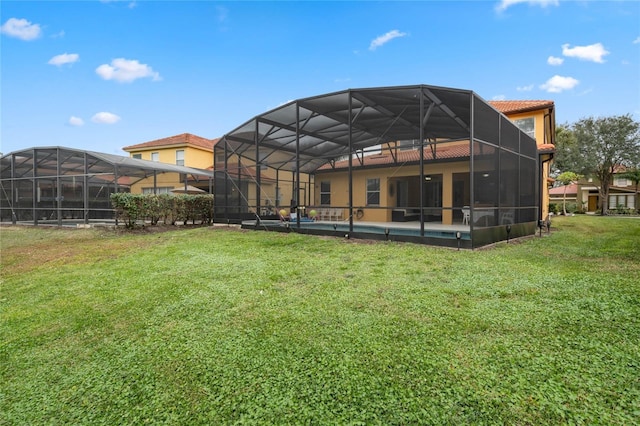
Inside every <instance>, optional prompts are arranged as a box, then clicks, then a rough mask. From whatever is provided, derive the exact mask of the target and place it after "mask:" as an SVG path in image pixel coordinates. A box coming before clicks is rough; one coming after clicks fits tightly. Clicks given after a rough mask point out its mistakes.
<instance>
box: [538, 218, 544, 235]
mask: <svg viewBox="0 0 640 426" xmlns="http://www.w3.org/2000/svg"><path fill="white" fill-rule="evenodd" d="M538 228H540V236H541V237H542V228H544V220H542V219H540V220H539V221H538Z"/></svg>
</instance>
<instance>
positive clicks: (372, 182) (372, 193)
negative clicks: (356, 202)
mask: <svg viewBox="0 0 640 426" xmlns="http://www.w3.org/2000/svg"><path fill="white" fill-rule="evenodd" d="M366 184H367V187H366V191H367V206H379V205H380V178H369V179H367V182H366ZM371 185H373V186H374V189H370V187H371ZM376 187H377V188H376ZM372 196H374V197H375V196H377V199H378V200H377V201H378V202H377V203H375V202H369V200H370V199H371V197H372Z"/></svg>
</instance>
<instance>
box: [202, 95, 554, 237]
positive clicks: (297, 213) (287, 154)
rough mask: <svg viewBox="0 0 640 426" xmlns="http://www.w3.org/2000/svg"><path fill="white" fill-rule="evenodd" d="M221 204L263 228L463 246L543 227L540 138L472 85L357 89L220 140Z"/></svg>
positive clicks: (281, 111)
mask: <svg viewBox="0 0 640 426" xmlns="http://www.w3.org/2000/svg"><path fill="white" fill-rule="evenodd" d="M214 159H215V160H214V168H215V172H216V175H215V180H216V182H215V194H216V215H217V218H218V220H220V219H222V220H228V221H229V220H243V226H245V227H251V228H255V229H271V230H285V231H287V232H292V231H297V232H305V233H322V234H327V233H328V234H333V235H341V236H347V237H349V238H351V237H354V238H378V239H393V240H403V241H413V242H419V243H427V244H436V245H448V246H455V245H456V244H460V245H462V246H463V247H468V248H472V247H479V246H483V245H486V244H490V243H493V242H496V241H499V240H504V239H507V238H509V237H510V238H513V237H518V236H524V235H530V234H533V233H535V231H536V226H537V224H538V220H539V219H541V218H540V217H539V215H540V205H541V200H540V180H541V167H542V160H541V158H540V156H539V153H538V150H537V146H536V141H535V140H534V139H533V138H531V137H530V136H528V135H527V134H525V133H524V132H523V131H521V130H520V129H518V127H516V126H515V125H514V124H513V123H512V122H511V121H510V120H509V119H508V118H507V117H506V116H504V115H503V114H501V113H499V112H498V111H497V110H495V109H494V108H493V107H492V106H491V105H489V104H488V103H487V102H485V101H484V100H483V99H481V98H480V97H479V96H478V95H476V94H475V93H474V92H472V91H468V90H459V89H452V88H444V87H434V86H426V85H416V86H403V87H383V88H366V89H350V90H345V91H340V92H335V93H329V94H325V95H320V96H315V97H310V98H304V99H298V100H296V101H292V102H289V103H287V104H285V105H282V106H280V107H278V108H276V109H273V110H271V111H268V112H265V113H263V114H260V115H258V116H256V117H254V118H252V119H251V120H249V121H247V122H246V123H244V124H242V125H241V126H239V127H238V128H236V129H235V130H233V131H231V132H229V133H227V134H226V135H224V137H223V138H221V140H220V142H218V143H217V144H216V146H215V147H214Z"/></svg>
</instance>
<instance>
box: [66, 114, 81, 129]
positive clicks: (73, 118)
mask: <svg viewBox="0 0 640 426" xmlns="http://www.w3.org/2000/svg"><path fill="white" fill-rule="evenodd" d="M69 124H70V125H72V126H73V127H80V126H84V120H83V119H82V118H80V117H76V116H73V115H72V116H71V117H69Z"/></svg>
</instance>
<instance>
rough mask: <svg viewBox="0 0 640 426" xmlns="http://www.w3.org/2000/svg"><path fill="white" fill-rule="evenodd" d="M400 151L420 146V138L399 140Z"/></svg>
mask: <svg viewBox="0 0 640 426" xmlns="http://www.w3.org/2000/svg"><path fill="white" fill-rule="evenodd" d="M398 146H399V147H400V151H410V150H412V149H418V148H420V141H419V140H418V139H405V140H402V141H398Z"/></svg>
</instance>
